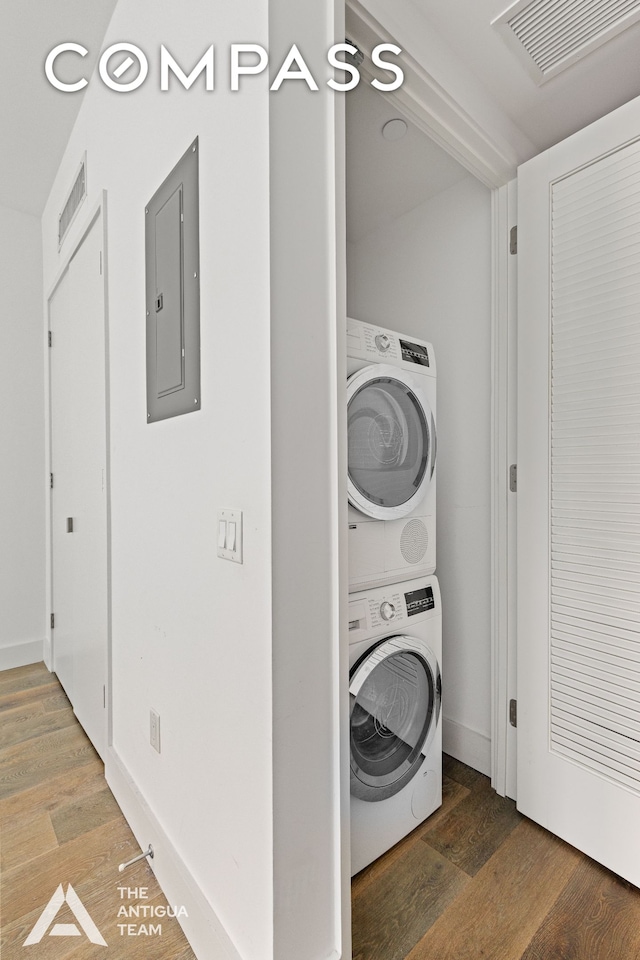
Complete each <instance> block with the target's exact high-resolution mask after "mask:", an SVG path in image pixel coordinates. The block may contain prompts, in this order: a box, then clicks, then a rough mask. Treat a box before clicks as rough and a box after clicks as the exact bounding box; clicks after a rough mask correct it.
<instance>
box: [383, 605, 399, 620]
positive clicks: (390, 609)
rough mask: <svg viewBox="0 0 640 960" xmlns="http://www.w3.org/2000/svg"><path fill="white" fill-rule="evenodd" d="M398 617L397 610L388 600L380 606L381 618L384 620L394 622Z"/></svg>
mask: <svg viewBox="0 0 640 960" xmlns="http://www.w3.org/2000/svg"><path fill="white" fill-rule="evenodd" d="M395 615H396V608H395V607H394V605H393V604H392V603H389V601H388V600H385V601H384V603H382V604H381V605H380V616H381V617H382V619H383V620H393V618H394V617H395Z"/></svg>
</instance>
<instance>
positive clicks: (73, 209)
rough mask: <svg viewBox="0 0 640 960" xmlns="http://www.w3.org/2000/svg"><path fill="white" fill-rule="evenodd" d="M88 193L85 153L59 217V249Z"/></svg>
mask: <svg viewBox="0 0 640 960" xmlns="http://www.w3.org/2000/svg"><path fill="white" fill-rule="evenodd" d="M86 195H87V155H86V153H85V155H84V157H83V158H82V163H81V164H80V169H79V170H78V172H77V174H76V177H75V180H74V181H73V186H72V187H71V190H70V191H69V195H68V197H67V199H66V201H65V204H64V206H63V208H62V212H61V213H60V216H59V217H58V249H60V247H61V246H62V241H63V240H64V238H65V237H66V235H67V233H68V232H69V227H70V226H71V224H72V223H73V221H74V219H75V216H76V214H77V212H78V210H79V209H80V205H81V204H82V201H83V200H84V198H85V197H86Z"/></svg>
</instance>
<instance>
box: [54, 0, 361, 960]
mask: <svg viewBox="0 0 640 960" xmlns="http://www.w3.org/2000/svg"><path fill="white" fill-rule="evenodd" d="M338 9H339V4H337V3H336V4H335V9H334V4H333V3H332V2H330V0H328V2H325V3H322V4H317V5H314V7H313V9H312V10H305V9H301V8H300V5H299V4H296V3H294V2H293V0H271V2H270V3H269V4H267V3H265V2H262V0H250V2H249V3H243V4H211V3H210V2H209V0H185V2H184V3H181V4H178V5H170V4H160V5H159V4H157V3H156V2H154V0H120V3H119V4H118V6H117V8H116V12H115V15H114V19H113V21H112V23H111V25H110V28H109V31H108V33H107V37H106V38H105V41H104V44H103V47H106V46H107V45H108V44H109V43H111V42H114V41H116V40H120V41H121V40H123V39H126V40H128V41H130V42H134V43H138V44H139V45H140V46H141V47H143V48H144V50H145V51H146V53H147V54H148V56H149V59H150V63H151V71H150V77H149V80H148V81H147V83H146V84H145V85H144V86H143V87H142V88H140V90H138V91H136V92H135V93H132V94H127V95H123V94H118V93H114V92H111V91H109V90H107V89H105V88H104V86H103V85H102V84H101V83H100V82H99V81H98V80H96V78H94V79H93V81H92V83H91V85H90V87H89V89H88V92H87V95H86V99H85V101H84V103H83V106H82V109H81V112H80V115H79V119H78V122H77V124H76V127H75V130H74V133H73V136H72V138H71V141H70V143H69V146H68V148H67V150H66V153H65V156H64V160H63V163H62V166H61V168H60V170H59V173H58V176H57V179H56V182H55V186H54V189H53V191H52V194H51V196H50V199H49V203H48V205H47V208H46V211H45V215H44V219H43V237H44V251H45V256H44V270H45V289H49V288H50V286H51V283H52V281H53V278H54V276H55V275H56V273H57V271H58V270H59V269H60V264H61V259H62V258H61V257H59V256H58V254H57V249H56V242H55V230H56V224H57V214H58V211H59V209H60V206H61V204H62V202H63V199H64V197H65V194H66V191H67V190H68V187H69V185H70V183H71V179H72V177H73V175H74V173H75V170H76V168H77V164H78V162H79V159H80V157H81V154H82V153H83V151H85V150H86V151H87V163H88V180H89V184H90V196H89V198H88V200H87V202H86V208H87V210H88V209H89V208H90V207H91V205H92V204H93V203H94V202H95V201H96V200H97V199H98V197H99V194H100V191H101V190H103V189H104V190H106V191H107V193H108V205H107V206H108V291H109V341H110V342H109V350H110V378H109V380H110V395H111V422H110V427H111V441H110V448H111V479H112V491H111V515H112V623H113V627H112V662H113V675H112V698H113V747H112V749H111V751H110V753H109V756H108V758H107V765H106V768H107V778H108V779H109V781H110V783H111V784H112V787H113V789H114V791H115V793H116V796H117V798H118V800H119V802H120V803H121V805H122V806H123V808H124V810H125V813H126V815H127V817H128V819H129V820H130V822H131V824H132V826H133V827H134V831H135V833H136V836H137V839H138V841H139V842H140V843H141V845H143V846H146V844H147V842H149V840H152V842H153V844H154V850H155V858H154V862H153V866H154V870H155V871H156V873H157V875H158V876H159V878H160V879H161V882H162V883H163V885H164V889H165V892H166V893H167V894H168V895H169V897H170V902H172V903H173V902H181V901H180V900H179V899H177V897H178V896H180V897H182V896H183V895H184V896H187V897H190V898H191V899H190V901H189V907H190V909H191V908H192V907H193V910H194V913H195V914H197V917H196V918H195V919H194V918H193V917H190V918H189V921H188V922H185V926H186V928H187V930H188V934H189V937H190V939H191V942H192V944H193V946H194V948H195V949H196V952H197V954H198V956H199V957H200V958H201V960H205V958H212V960H213V958H216V960H218V958H219V957H222V956H233V957H238V956H239V957H242V958H243V960H254V958H255V960H262V958H271V957H273V956H276V957H277V958H278V960H283V958H285V957H295V958H296V960H305V958H307V957H308V958H314V960H315V958H318V960H321V958H324V957H328V956H330V955H335V954H336V944H337V942H338V941H339V939H340V936H341V929H340V905H339V898H340V893H341V890H340V885H341V878H340V800H339V787H338V762H339V760H338V722H337V721H338V701H337V693H336V691H337V677H338V673H337V669H336V665H335V663H336V656H337V647H338V642H337V641H338V626H339V625H338V612H337V611H338V593H339V588H338V569H337V554H338V537H337V531H338V529H339V527H338V523H337V521H335V517H334V514H335V512H336V511H337V505H338V504H339V502H340V497H339V495H338V492H337V475H338V466H337V455H336V450H337V440H336V433H337V422H338V416H337V387H336V384H337V376H336V369H335V368H336V357H337V353H338V350H337V347H336V329H337V321H336V304H335V252H334V253H333V254H332V252H331V246H332V245H333V244H335V226H334V216H335V212H334V211H333V210H332V209H331V206H330V204H331V198H332V196H333V193H334V191H335V188H334V186H333V183H332V179H331V178H332V176H333V175H334V173H333V162H332V154H331V152H330V151H329V150H327V149H326V140H325V137H326V136H327V130H328V129H329V128H330V126H332V125H333V121H332V114H333V107H332V105H331V100H330V99H329V97H328V96H327V95H326V91H325V94H324V95H322V94H315V93H314V94H310V93H309V94H306V93H304V92H300V91H298V92H292V93H291V94H287V93H286V92H284V91H283V92H281V93H279V94H277V95H275V94H274V95H272V97H270V96H269V95H268V93H267V84H268V78H267V76H266V74H265V75H264V76H263V77H260V78H248V79H246V80H245V81H242V89H241V91H240V92H239V93H232V92H231V91H230V90H229V81H228V62H227V56H228V50H229V46H230V44H231V43H232V42H252V43H260V44H262V45H263V46H264V47H266V48H274V52H277V54H278V55H280V56H281V57H284V52H285V49H288V47H289V46H290V45H291V43H293V42H294V41H296V42H299V43H301V44H304V45H305V56H307V55H308V53H309V52H310V53H314V50H315V53H316V54H317V53H318V52H319V51H321V53H322V60H323V63H325V69H326V62H325V61H324V57H325V55H326V50H327V49H328V47H329V46H330V45H331V42H333V40H334V28H333V23H334V19H333V18H334V17H336V18H337V17H338V16H339V14H338V12H337V11H338ZM342 35H343V30H342ZM287 41H288V42H287ZM162 42H164V43H165V44H166V45H167V46H168V47H169V49H170V50H171V52H172V54H173V55H174V56H175V57H176V58H177V59H178V61H179V62H180V63H181V64H182V65H183V67H185V68H189V69H190V68H191V66H192V65H193V64H194V63H195V62H196V60H197V59H198V58H199V57H200V56H201V54H202V52H203V50H204V48H205V47H206V46H207V45H208V44H209V43H215V46H216V50H217V55H218V61H217V73H216V90H215V92H209V93H206V92H205V91H204V89H203V82H202V80H200V81H199V82H198V83H197V84H196V85H195V86H194V87H193V88H192V89H191V90H190V91H189V92H186V91H184V90H179V89H175V88H174V89H173V90H172V91H171V92H169V93H160V92H159V77H158V51H159V46H160V44H161V43H162ZM317 59H318V58H317V57H316V60H317ZM316 66H317V64H316ZM274 97H280V98H281V101H282V107H279V104H280V102H281V101H280V100H278V99H276V100H275V101H274V99H273V98H274ZM308 98H309V99H308ZM287 104H288V105H287ZM272 114H273V116H272ZM301 125H303V126H304V128H305V131H306V138H305V139H304V141H303V143H304V144H306V145H307V146H306V149H307V154H306V156H307V159H308V161H309V163H307V160H303V161H300V160H298V159H296V158H297V157H298V156H299V149H300V130H301ZM196 135H198V136H199V138H200V277H201V318H202V327H201V337H202V404H201V410H200V411H198V412H197V413H193V414H189V415H187V416H183V417H178V418H175V419H171V420H167V421H164V422H159V423H154V424H149V425H148V424H147V423H146V403H145V285H144V260H143V256H144V219H145V217H144V207H145V203H146V201H148V200H149V199H150V197H151V196H152V194H153V193H154V192H155V190H156V189H157V187H158V186H159V185H160V183H161V182H162V181H163V180H164V178H165V177H166V175H167V174H168V173H169V171H170V170H171V168H172V167H173V165H174V164H175V163H176V161H177V160H178V159H179V157H180V156H181V155H182V153H183V152H184V151H185V150H186V148H187V147H188V145H189V144H190V143H191V141H192V140H193V139H194V137H195V136H196ZM291 165H293V168H294V169H293V170H291ZM270 166H271V170H270ZM270 172H271V179H270ZM290 173H292V174H293V175H292V176H289V174H290ZM315 183H318V184H319V186H320V188H319V189H315V186H314V185H315ZM310 184H311V185H312V187H311V188H310ZM270 188H271V194H270ZM305 205H306V214H305V219H304V222H303V223H302V224H301V225H300V227H301V229H302V230H303V231H304V230H305V229H306V226H307V221H306V216H309V217H310V218H311V222H313V223H314V238H315V242H316V244H317V245H318V248H319V255H318V256H317V257H315V256H314V257H310V256H304V252H303V249H302V247H301V245H300V243H299V241H298V239H296V236H299V234H298V235H297V234H295V232H292V230H293V229H294V228H292V224H291V223H290V221H289V218H290V217H291V216H294V218H295V216H296V215H297V213H296V212H298V213H299V212H300V211H301V210H303V209H305ZM83 216H85V214H82V215H81V216H80V217H79V221H81V220H82V217H83ZM320 221H322V230H320V227H319V224H320ZM79 229H80V223H79V224H78V226H77V227H74V233H76V234H77V232H78V230H79ZM72 246H73V240H72V239H70V240H69V241H68V242H66V243H65V249H64V250H63V256H64V255H65V254H66V252H67V251H68V250H69V249H70V248H71V247H72ZM272 247H273V248H274V250H275V252H274V253H273V254H272V252H271V251H272ZM292 247H293V248H294V249H293V250H292V249H291V248H292ZM301 251H302V252H301ZM320 254H321V255H320ZM296 257H298V259H297V260H296ZM306 275H308V276H310V277H311V278H312V281H311V282H312V286H313V291H314V298H313V305H314V310H310V311H308V312H307V314H305V315H302V316H301V313H300V309H299V305H300V301H301V298H303V299H304V297H306V296H307V294H308V290H309V285H308V284H307V283H306V279H305V277H306ZM272 313H273V317H272ZM290 329H291V330H292V331H293V332H295V336H296V338H297V341H296V342H298V347H296V346H295V344H294V341H293V339H288V338H287V334H288V331H289V330H290ZM313 337H316V338H317V340H318V350H317V351H316V353H315V354H314V356H315V360H314V363H313V364H312V365H311V367H310V368H309V369H310V372H311V376H312V377H315V379H316V380H317V383H318V384H319V385H321V386H322V390H323V392H324V394H323V395H324V396H325V397H326V398H327V402H326V404H325V403H319V402H318V394H317V393H316V392H312V393H308V394H306V395H305V397H304V399H303V400H302V401H301V402H298V403H297V404H296V403H292V392H294V393H295V389H294V388H295V384H296V382H297V379H296V378H299V372H298V367H299V358H300V355H301V352H300V349H299V341H300V340H302V341H303V343H304V344H305V345H306V344H308V343H309V340H310V338H313ZM272 353H273V355H272ZM272 364H273V368H272ZM272 369H273V376H272ZM305 382H308V377H307V378H305ZM300 420H301V421H302V427H303V430H310V434H309V437H310V438H313V442H312V443H311V442H310V443H309V450H308V452H307V455H306V456H305V457H303V458H300V456H299V449H298V448H297V446H296V444H294V448H293V449H292V447H291V441H292V437H293V438H294V439H295V436H296V434H295V433H294V430H297V431H298V433H297V436H301V437H303V436H304V433H300V423H299V421H300ZM296 424H297V426H296ZM272 436H273V438H274V443H275V444H276V446H275V448H274V449H275V451H276V452H277V454H278V455H277V457H276V454H275V453H274V456H273V462H272ZM283 450H284V451H285V453H286V457H287V458H288V459H287V458H284V455H283V456H281V454H283ZM309 471H310V472H311V476H312V477H313V478H314V487H313V494H314V496H316V495H317V496H318V498H319V502H320V503H322V505H323V508H324V509H326V511H327V515H325V514H324V513H321V512H320V511H317V512H316V513H315V514H314V517H313V518H312V519H311V518H308V517H307V519H308V523H307V529H306V530H305V532H304V535H303V536H302V538H301V536H300V523H299V522H298V521H299V519H300V518H302V517H303V515H304V504H303V502H302V501H301V500H300V498H299V497H298V498H297V500H296V502H295V503H291V501H290V499H289V498H287V496H285V491H286V490H287V489H288V485H292V486H293V488H295V490H296V493H298V491H299V490H300V489H301V486H302V484H303V483H304V482H305V481H306V480H308V476H309ZM272 476H273V485H274V487H275V486H276V485H278V495H277V496H272V482H271V481H272ZM288 503H291V506H292V507H293V508H294V510H293V513H291V511H289V510H287V505H288ZM224 507H235V508H238V509H241V510H243V511H244V563H243V565H242V566H239V565H237V564H233V563H229V562H225V561H222V560H219V559H218V558H217V556H216V537H215V533H216V527H217V525H216V512H217V510H218V509H220V508H224ZM332 521H333V522H332ZM272 529H273V530H274V536H273V537H272ZM292 572H293V574H295V576H296V577H297V581H296V583H292V581H291V574H292ZM293 586H296V587H297V588H298V589H296V591H295V592H293V591H292V587H293ZM318 597H320V598H322V602H321V603H320V604H318ZM310 671H311V675H312V676H313V684H311V685H309V676H310ZM151 707H153V708H154V709H155V710H157V711H158V712H159V714H160V716H161V730H162V753H161V754H160V755H158V754H157V753H156V752H155V751H154V750H152V749H151V747H150V744H149V710H150V708H151ZM301 758H305V759H306V761H307V762H306V768H305V770H304V772H301V770H300V760H301ZM172 894H173V896H174V898H173V899H171V896H172Z"/></svg>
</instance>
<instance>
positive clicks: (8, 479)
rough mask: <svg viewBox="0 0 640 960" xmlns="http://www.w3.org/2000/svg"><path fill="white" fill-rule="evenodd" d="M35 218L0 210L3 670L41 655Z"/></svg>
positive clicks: (41, 423) (40, 337) (41, 462)
mask: <svg viewBox="0 0 640 960" xmlns="http://www.w3.org/2000/svg"><path fill="white" fill-rule="evenodd" d="M41 276H42V244H41V238H40V224H39V221H38V220H37V219H36V218H35V217H33V216H30V215H29V214H26V213H21V212H18V211H16V210H9V209H7V208H6V207H0V288H1V289H2V313H1V318H2V342H1V345H0V409H1V410H2V416H0V451H1V452H2V453H1V456H2V465H3V466H2V484H1V490H2V495H1V496H0V543H1V544H2V550H1V551H0V584H1V587H0V592H1V594H2V600H1V602H0V670H6V669H9V668H10V667H16V666H21V665H22V664H26V663H34V662H36V661H38V660H42V655H43V642H44V638H45V632H46V627H45V497H46V486H45V469H46V468H45V457H44V444H45V419H44V387H43V383H44V378H43V371H44V327H43V322H42V286H41V280H40V278H41Z"/></svg>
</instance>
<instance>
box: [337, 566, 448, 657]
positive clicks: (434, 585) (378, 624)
mask: <svg viewBox="0 0 640 960" xmlns="http://www.w3.org/2000/svg"><path fill="white" fill-rule="evenodd" d="M436 603H437V604H438V607H437V608H436ZM439 603H440V595H439V591H438V582H437V580H436V578H435V577H425V578H423V579H418V580H410V581H407V582H405V583H393V584H390V585H389V586H388V587H378V588H377V589H374V590H367V591H363V592H362V593H359V594H352V596H351V598H350V601H349V642H350V643H357V642H358V641H359V640H362V639H364V638H365V637H366V636H367V635H369V634H376V633H380V632H381V631H387V632H388V631H389V630H392V631H393V632H394V633H399V632H402V630H404V629H407V627H408V625H410V624H411V623H415V622H416V621H415V620H414V618H416V617H417V618H420V617H424V616H437V615H438V616H439V614H440V608H439Z"/></svg>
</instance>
